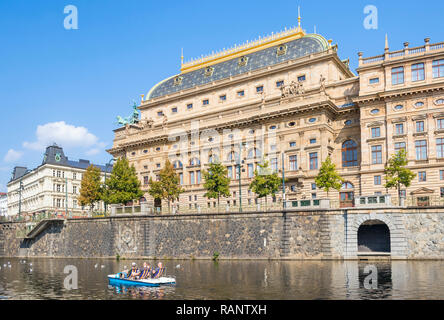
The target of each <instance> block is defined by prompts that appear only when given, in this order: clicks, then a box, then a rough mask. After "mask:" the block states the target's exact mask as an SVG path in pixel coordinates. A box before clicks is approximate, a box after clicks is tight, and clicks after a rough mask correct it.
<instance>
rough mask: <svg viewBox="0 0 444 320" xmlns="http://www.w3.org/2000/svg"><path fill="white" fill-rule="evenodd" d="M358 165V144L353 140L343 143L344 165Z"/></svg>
mask: <svg viewBox="0 0 444 320" xmlns="http://www.w3.org/2000/svg"><path fill="white" fill-rule="evenodd" d="M357 165H358V145H357V144H356V142H354V141H353V140H347V141H345V142H344V143H343V144H342V166H343V167H356V166H357Z"/></svg>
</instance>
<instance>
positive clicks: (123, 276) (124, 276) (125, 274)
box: [119, 266, 128, 279]
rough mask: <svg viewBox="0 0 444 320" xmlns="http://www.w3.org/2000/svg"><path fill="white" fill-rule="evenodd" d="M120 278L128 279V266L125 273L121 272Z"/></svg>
mask: <svg viewBox="0 0 444 320" xmlns="http://www.w3.org/2000/svg"><path fill="white" fill-rule="evenodd" d="M119 276H120V278H122V279H125V278H128V267H127V266H125V267H124V268H123V271H122V272H120V274H119Z"/></svg>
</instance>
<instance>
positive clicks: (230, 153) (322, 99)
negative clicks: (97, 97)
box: [108, 20, 444, 210]
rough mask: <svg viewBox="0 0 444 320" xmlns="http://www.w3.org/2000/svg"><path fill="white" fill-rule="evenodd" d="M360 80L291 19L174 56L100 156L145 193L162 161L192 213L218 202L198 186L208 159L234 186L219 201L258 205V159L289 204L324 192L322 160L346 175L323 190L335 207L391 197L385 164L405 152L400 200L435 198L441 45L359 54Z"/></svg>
mask: <svg viewBox="0 0 444 320" xmlns="http://www.w3.org/2000/svg"><path fill="white" fill-rule="evenodd" d="M299 21H300V20H299ZM357 73H358V75H356V74H354V73H353V71H352V70H350V67H349V63H348V60H342V59H341V58H340V57H339V55H338V46H337V45H333V43H332V41H331V40H326V39H325V38H324V37H323V36H321V35H318V34H307V33H305V31H304V30H303V29H302V28H301V27H300V23H299V26H298V27H295V28H293V29H290V30H285V31H283V32H280V33H276V34H272V35H271V36H268V37H264V38H259V39H258V40H255V41H252V42H247V43H246V44H243V45H239V46H235V47H233V48H231V49H228V50H224V51H221V52H217V53H214V54H211V55H209V56H206V57H201V58H199V59H196V60H191V61H189V62H185V63H184V62H183V57H182V67H181V70H180V73H179V74H177V75H174V76H172V77H170V78H168V79H165V80H163V81H161V82H159V83H158V84H156V85H155V86H154V87H153V88H152V89H151V90H150V91H149V92H148V94H147V95H146V96H145V95H142V101H141V104H140V106H139V108H138V109H139V110H140V113H141V117H140V120H139V121H135V122H134V123H129V124H126V125H124V126H123V127H121V128H118V129H116V130H114V132H115V139H114V145H113V147H112V149H110V150H108V152H109V153H110V154H112V155H113V156H115V157H126V158H128V159H129V161H130V162H131V163H132V164H134V166H135V167H136V170H137V172H138V175H139V177H140V180H141V182H142V185H143V187H144V189H145V190H148V188H149V179H150V178H153V179H156V178H158V173H159V171H160V170H161V168H162V167H163V165H164V162H165V160H166V159H167V158H169V159H170V160H171V161H172V162H173V163H174V166H175V168H176V170H177V172H178V174H179V175H180V181H181V183H182V185H183V187H184V188H185V190H186V192H185V193H184V194H182V195H181V197H180V206H181V207H183V208H186V209H192V210H194V209H196V208H199V207H213V206H214V205H215V202H214V201H213V200H211V201H209V200H207V199H206V198H205V197H204V196H203V195H204V193H205V190H204V189H203V184H202V183H203V181H202V172H203V170H205V169H206V168H207V166H208V163H210V162H212V161H220V162H221V163H223V164H224V165H225V166H227V168H228V175H229V176H230V178H231V179H232V180H231V181H232V182H231V189H232V197H231V198H227V199H224V200H223V204H224V205H225V202H226V204H227V205H230V206H238V205H239V200H240V199H242V205H243V206H248V205H255V203H257V201H258V200H257V199H256V197H255V195H254V194H253V193H252V192H251V191H249V190H248V186H249V184H250V182H251V179H252V177H253V175H254V170H256V169H257V166H258V163H261V162H262V161H263V160H264V159H266V160H268V161H269V163H270V165H271V167H272V169H273V170H276V171H278V172H279V174H280V175H282V174H285V178H286V185H285V187H286V189H285V190H286V199H287V200H295V199H311V198H317V199H320V198H326V197H327V194H326V193H325V192H324V191H322V190H320V189H318V188H317V186H316V184H315V177H316V175H317V174H318V170H319V167H320V165H321V163H322V162H323V161H324V160H325V159H326V158H327V157H328V156H331V158H332V160H333V161H334V163H335V164H336V166H337V169H338V171H339V173H340V174H341V176H342V177H343V178H344V179H345V182H344V185H343V190H341V191H340V192H330V193H329V197H330V199H331V200H332V201H333V202H336V203H337V204H338V205H339V206H341V207H347V206H352V205H353V199H354V198H355V197H356V196H359V195H375V194H386V193H389V194H391V195H393V196H395V195H396V190H386V189H385V188H384V164H385V163H386V162H387V159H388V158H389V157H390V156H391V155H392V154H394V153H395V152H396V151H397V150H399V149H400V148H405V149H406V150H407V151H408V157H409V167H410V168H411V169H412V170H413V171H414V172H415V173H417V174H418V176H417V178H416V179H415V181H414V182H413V183H412V185H411V186H410V187H409V188H407V190H403V193H405V194H406V196H412V199H414V201H418V203H419V204H422V205H425V204H427V203H429V202H430V201H432V200H433V201H435V200H436V199H439V197H440V196H442V195H444V189H443V187H444V180H443V179H444V162H443V161H444V91H443V89H444V43H440V44H430V43H429V39H426V40H425V45H424V46H421V47H418V48H410V47H409V45H408V43H406V44H405V46H404V48H403V49H402V50H399V51H394V52H391V51H390V50H389V48H388V44H387V41H386V48H385V52H384V54H382V55H380V56H377V57H371V58H364V57H363V54H362V53H359V68H358V69H357ZM239 163H241V166H240V168H241V170H239V166H238V164H239ZM239 172H240V179H239ZM146 198H147V199H149V200H150V201H151V200H155V199H150V197H149V196H148V194H147V195H146ZM395 198H396V197H395ZM270 200H272V201H275V202H280V201H282V194H279V195H278V196H277V197H276V198H275V199H270ZM155 204H156V205H157V206H159V205H160V204H161V203H160V202H159V201H158V200H155Z"/></svg>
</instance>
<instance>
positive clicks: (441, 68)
mask: <svg viewBox="0 0 444 320" xmlns="http://www.w3.org/2000/svg"><path fill="white" fill-rule="evenodd" d="M432 68H433V78H442V77H444V59H441V60H435V61H433V63H432Z"/></svg>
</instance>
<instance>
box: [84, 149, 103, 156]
mask: <svg viewBox="0 0 444 320" xmlns="http://www.w3.org/2000/svg"><path fill="white" fill-rule="evenodd" d="M101 151H102V150H100V149H99V148H93V149H91V150H88V151H86V155H87V156H95V155H96V154H99V153H100V152H101Z"/></svg>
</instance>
